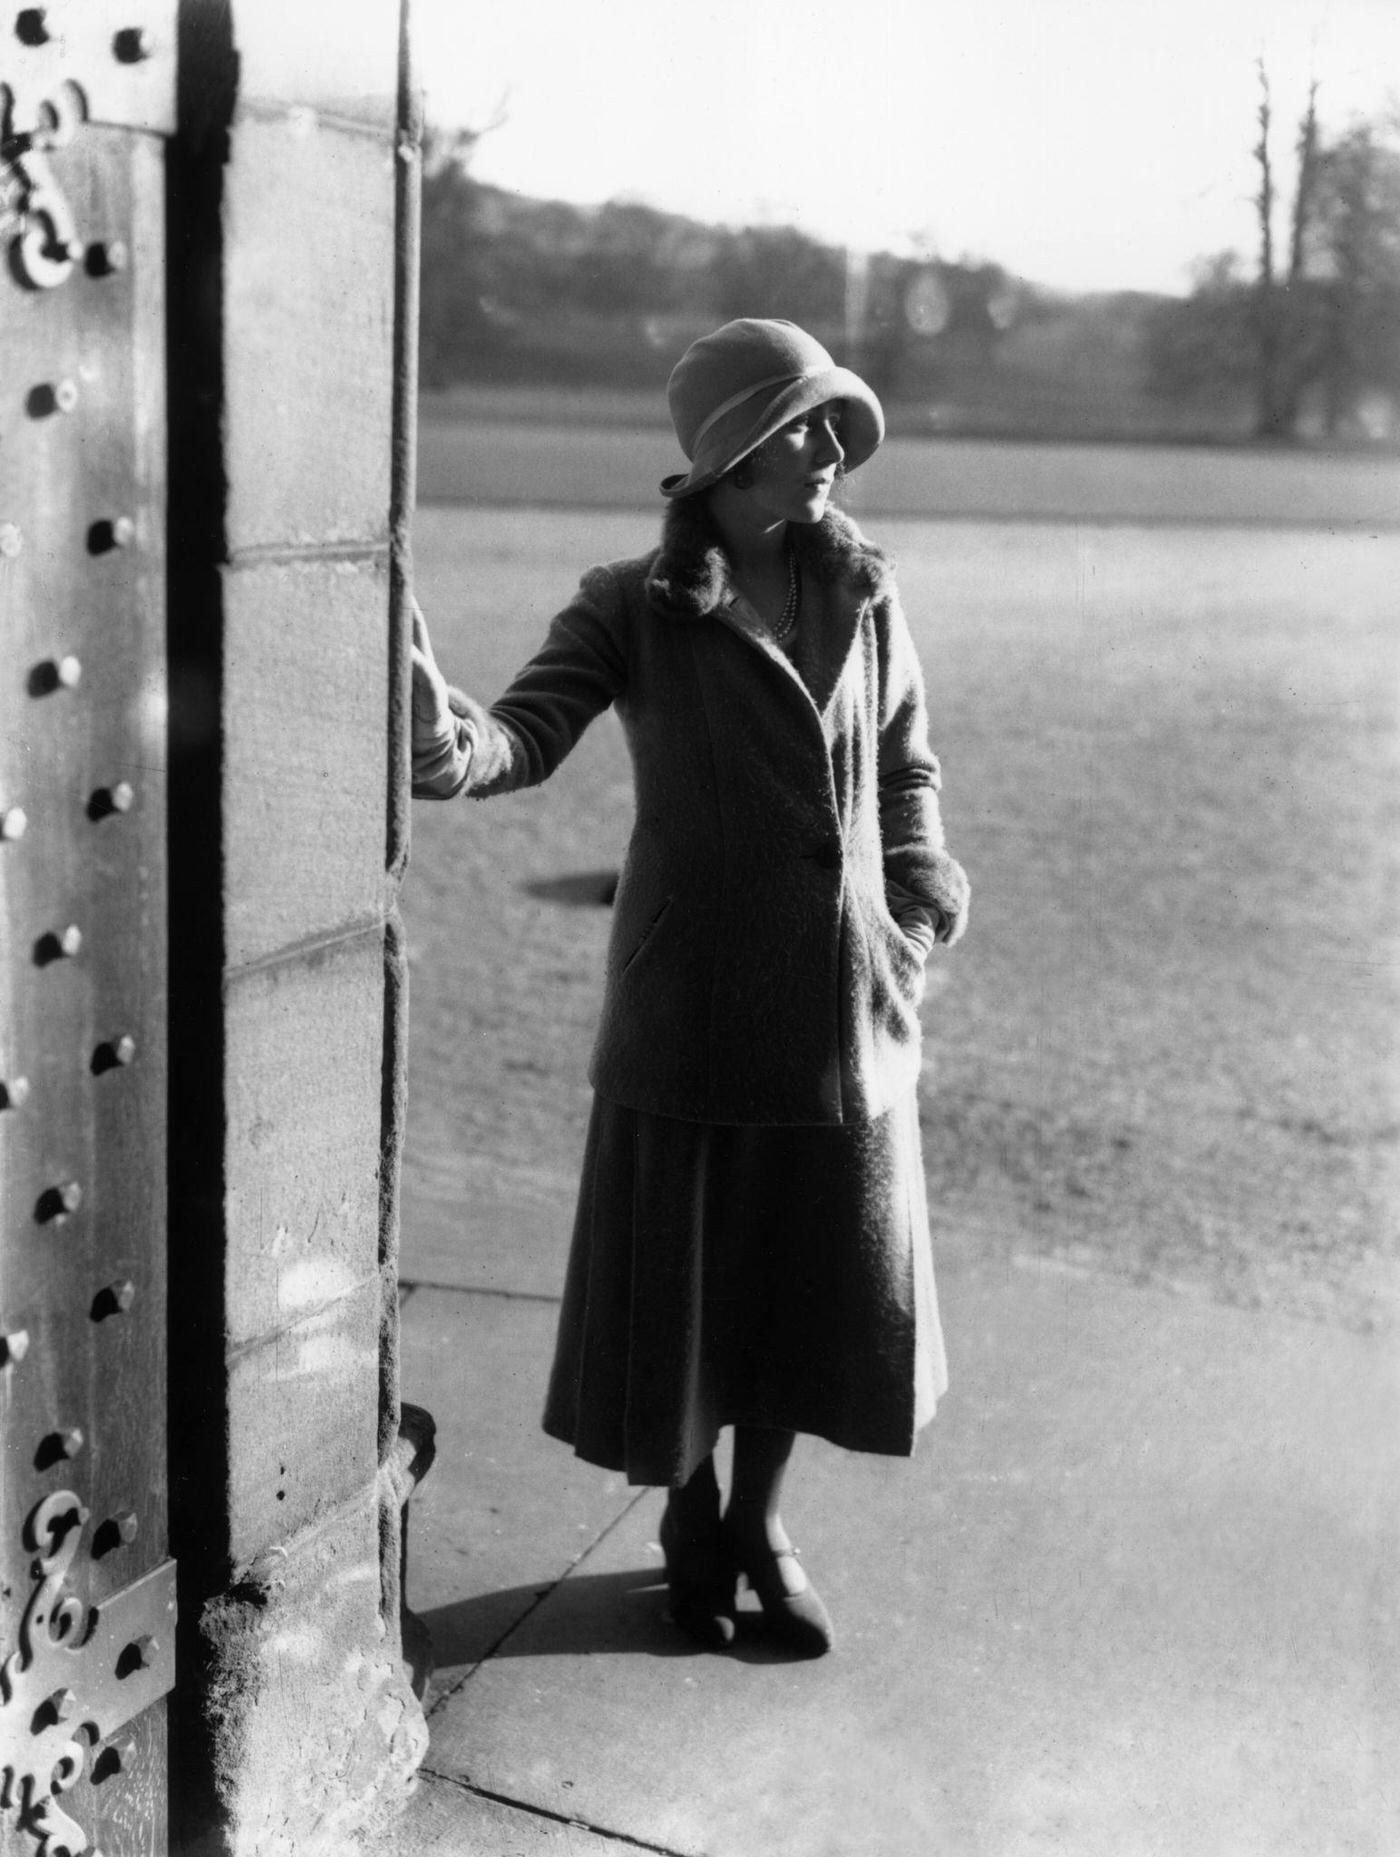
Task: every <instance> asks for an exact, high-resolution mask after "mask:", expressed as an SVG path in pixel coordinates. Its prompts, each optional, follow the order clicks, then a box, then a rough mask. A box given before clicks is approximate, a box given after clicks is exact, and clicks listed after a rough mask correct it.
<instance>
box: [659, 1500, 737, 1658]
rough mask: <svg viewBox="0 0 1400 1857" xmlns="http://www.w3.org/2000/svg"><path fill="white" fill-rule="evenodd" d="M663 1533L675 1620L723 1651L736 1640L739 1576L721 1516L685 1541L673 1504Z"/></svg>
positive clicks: (707, 1644) (692, 1635) (709, 1646)
mask: <svg viewBox="0 0 1400 1857" xmlns="http://www.w3.org/2000/svg"><path fill="white" fill-rule="evenodd" d="M659 1535H660V1541H661V1552H662V1553H663V1554H664V1555H665V1556H666V1589H667V1592H668V1593H669V1594H670V1602H671V1603H670V1613H671V1622H672V1624H673V1625H675V1626H676V1627H677V1629H678V1630H680V1631H683V1632H684V1633H685V1635H686V1636H687V1637H688V1638H693V1639H694V1640H695V1642H696V1643H697V1644H703V1645H704V1646H705V1647H706V1648H707V1649H709V1650H716V1651H718V1650H723V1649H724V1647H725V1646H726V1645H729V1644H732V1643H733V1642H734V1587H735V1584H736V1579H737V1576H736V1574H735V1571H734V1564H733V1562H732V1561H731V1559H730V1557H729V1552H728V1549H727V1547H726V1545H725V1542H724V1539H723V1537H722V1536H721V1534H720V1532H719V1523H718V1521H716V1523H715V1526H714V1528H713V1529H712V1530H707V1531H706V1533H705V1534H704V1535H700V1536H696V1537H692V1538H691V1539H689V1540H683V1539H682V1537H681V1531H680V1528H679V1526H678V1524H677V1522H676V1519H675V1516H674V1515H673V1514H672V1513H671V1506H670V1504H669V1503H668V1504H667V1505H666V1511H665V1513H664V1514H663V1516H662V1517H661V1528H660V1531H659Z"/></svg>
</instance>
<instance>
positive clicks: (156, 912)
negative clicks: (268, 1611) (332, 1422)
mask: <svg viewBox="0 0 1400 1857" xmlns="http://www.w3.org/2000/svg"><path fill="white" fill-rule="evenodd" d="M174 75H175V11H174V5H173V4H172V3H170V0H134V3H133V4H132V5H131V6H130V7H126V8H121V9H114V8H113V6H112V5H111V4H109V3H108V0H49V4H46V5H43V6H30V7H16V6H14V5H12V6H10V7H8V8H5V9H3V10H0V108H3V137H4V147H3V160H0V256H2V257H3V268H0V391H2V392H3V403H2V404H0V1421H2V1422H3V1441H4V1480H3V1495H0V1804H3V1808H4V1809H3V1812H0V1827H3V1829H0V1850H4V1851H6V1852H25V1853H31V1852H35V1851H39V1852H42V1853H44V1854H45V1857H58V1854H60V1853H67V1852H82V1851H89V1850H105V1851H106V1852H107V1853H108V1857H115V1854H116V1853H122V1854H123V1857H126V1853H138V1852H140V1853H146V1852H149V1853H151V1854H152V1857H156V1854H157V1853H163V1852H164V1851H165V1850H166V1847H167V1837H166V1831H165V1822H166V1809H165V1796H166V1777H165V1720H164V1710H165V1704H164V1702H163V1701H162V1698H163V1697H164V1696H165V1695H166V1693H167V1692H168V1691H169V1690H170V1689H171V1687H172V1685H173V1683H174V1623H175V1580H174V1573H175V1569H174V1564H173V1562H172V1561H170V1559H169V1558H168V1553H167V1545H168V1537H167V1503H166V1418H165V1324H166V1306H165V1304H166V1292H165V1281H166V1273H165V1243H166V1232H165V1197H166V1185H165V1183H166V1151H167V1133H166V1131H167V1105H166V1060H165V1052H166V1021H165V1011H166V1005H165V999H166V922H165V913H166V869H165V859H166V852H165V760H166V751H165V743H166V716H165V705H166V680H165V661H166V646H165V453H166V417H165V386H164V374H165V326H164V320H165V319H164V266H165V254H164V138H165V137H166V136H167V135H168V134H169V133H170V131H171V129H172V127H173V122H172V117H173V109H174Z"/></svg>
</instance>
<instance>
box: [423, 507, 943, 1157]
mask: <svg viewBox="0 0 1400 1857" xmlns="http://www.w3.org/2000/svg"><path fill="white" fill-rule="evenodd" d="M789 533H790V535H791V537H792V541H793V544H794V546H795V549H796V551H797V557H798V562H799V566H800V571H801V576H802V619H801V625H802V629H803V634H804V640H805V642H806V646H807V650H806V654H805V657H804V666H805V677H804V676H803V675H799V673H798V671H797V669H796V668H795V666H794V665H793V663H792V662H791V661H790V660H789V658H788V657H787V656H786V654H785V653H784V652H783V650H782V649H781V647H780V646H778V645H777V644H775V643H774V642H773V640H772V639H771V637H770V636H769V635H768V633H767V632H766V630H765V629H764V628H763V626H762V625H761V624H760V623H759V621H758V620H757V618H756V617H755V615H754V614H753V612H752V609H751V608H750V607H749V606H748V604H747V602H746V601H744V600H743V599H742V598H741V597H740V596H739V594H738V593H737V591H736V589H735V587H734V586H733V584H732V581H731V578H730V574H729V569H728V563H727V560H726V557H725V555H724V552H723V550H722V548H721V546H720V541H719V536H718V533H717V531H716V530H715V528H714V526H713V522H712V519H711V518H710V516H709V513H708V511H707V509H706V507H705V504H704V500H703V499H701V498H688V499H685V500H683V501H681V502H679V503H677V504H675V505H673V506H672V507H671V509H670V510H669V511H668V512H667V516H666V522H665V527H664V530H663V534H662V538H661V542H660V545H659V547H657V548H655V549H654V550H652V551H651V552H650V553H648V554H645V555H642V556H640V557H637V558H634V559H630V560H625V561H618V562H613V563H611V564H608V565H605V566H600V567H595V568H592V569H590V570H589V571H588V572H587V573H586V574H585V575H584V576H583V579H582V581H581V583H580V585H579V588H578V591H577V592H576V594H575V595H574V597H573V598H572V600H570V602H569V603H568V605H567V606H566V607H565V608H564V609H563V611H562V612H560V613H559V614H558V616H557V617H556V618H555V619H554V621H553V623H552V624H551V626H550V628H549V632H548V636H547V638H546V640H545V642H544V644H543V646H542V648H541V649H540V650H539V651H538V652H537V653H536V655H535V656H534V657H533V658H532V659H531V660H530V662H529V663H528V664H527V665H526V666H525V667H524V669H523V670H522V671H521V672H520V674H519V675H518V676H517V677H516V679H515V680H514V682H513V683H512V684H511V686H510V688H509V689H508V690H507V691H506V692H505V694H504V695H503V696H502V697H501V698H500V699H499V700H498V701H497V702H495V703H493V704H492V705H491V706H490V708H489V709H488V708H484V707H483V706H482V705H480V704H479V703H477V702H475V701H474V700H473V699H471V698H469V697H467V696H464V695H463V694H462V693H461V692H460V691H455V690H454V691H453V692H452V707H453V710H454V712H455V713H456V715H457V716H458V717H459V718H460V721H459V724H458V730H459V742H458V747H459V751H460V756H461V759H462V760H464V761H465V762H466V768H465V773H464V775H463V776H462V777H461V778H460V779H459V780H458V781H457V782H456V783H455V785H454V786H453V788H452V789H451V790H453V791H465V792H466V793H467V794H469V795H470V796H472V797H476V798H487V797H489V796H490V795H493V794H497V793H502V792H506V791H509V790H511V789H513V788H517V787H523V786H529V785H533V784H535V783H537V782H539V781H543V780H545V779H547V778H548V777H549V775H550V774H552V773H553V772H554V770H555V768H556V767H558V765H559V764H560V762H561V761H562V760H563V759H564V757H565V756H566V755H567V754H568V753H569V751H570V749H571V748H572V747H573V746H574V744H575V743H576V742H577V741H578V739H579V737H580V735H581V734H582V733H583V731H584V729H585V728H587V726H588V724H589V723H590V722H591V721H592V720H593V719H594V717H595V716H597V715H598V714H599V713H600V712H601V711H603V710H604V709H606V708H607V707H608V706H609V705H611V706H613V707H614V708H615V709H616V711H617V713H618V716H619V718H620V719H621V723H622V727H623V731H624V734H625V737H626V741H627V746H628V749H629V752H630V754H631V759H632V767H633V775H634V783H635V792H636V817H635V824H634V827H633V831H632V837H631V842H630V845H629V847H628V851H627V856H626V860H625V864H624V867H623V870H622V873H621V876H620V880H619V884H618V890H617V897H616V902H615V906H614V913H613V926H612V937H611V942H610V946H609V952H608V960H607V975H606V985H605V990H604V999H603V1007H602V1014H601V1021H600V1025H599V1029H598V1036H597V1042H596V1045H595V1048H594V1052H593V1058H592V1063H591V1067H590V1079H591V1081H592V1084H593V1086H594V1088H595V1090H596V1091H597V1092H598V1093H599V1095H601V1096H603V1097H606V1098H608V1099H609V1100H611V1101H612V1102H614V1103H618V1104H621V1105H624V1106H627V1107H630V1108H632V1109H635V1110H640V1111H644V1112H646V1113H648V1114H652V1115H659V1116H666V1117H670V1118H673V1119H676V1120H681V1121H690V1122H698V1123H709V1124H732V1125H765V1124H767V1125H781V1124H787V1125H839V1124H844V1123H850V1122H863V1121H866V1120H868V1119H869V1118H871V1117H873V1116H877V1115H880V1114H882V1113H884V1112H885V1111H886V1110H888V1109H889V1108H890V1107H891V1106H892V1105H894V1104H896V1103H898V1102H899V1101H900V1100H901V1099H903V1098H905V1097H907V1096H908V1094H909V1093H910V1091H911V1090H912V1089H913V1087H914V1084H915V1082H916V1081H917V1078H918V1073H919V1069H920V1032H921V1028H920V1021H919V1006H920V1001H921V998H922V994H923V986H924V974H923V958H922V951H921V950H920V949H919V947H918V946H916V945H915V943H914V942H912V941H911V940H910V939H908V938H907V937H906V936H905V934H904V933H903V932H902V931H901V929H900V927H899V925H898V923H897V922H896V921H895V919H894V916H893V915H892V913H891V909H890V895H889V890H888V889H887V886H894V889H895V891H896V892H897V893H898V894H899V895H901V896H902V897H906V898H907V897H910V896H912V897H913V898H916V899H918V901H920V902H922V903H925V904H927V905H928V907H929V908H930V909H931V910H932V911H934V912H937V913H938V914H939V915H941V916H942V917H943V918H944V919H945V920H947V921H950V922H954V923H956V925H957V928H958V930H959V931H960V929H961V925H962V922H963V920H964V919H965V915H966V906H967V882H966V879H965V877H964V875H963V873H962V870H961V868H960V867H959V866H958V865H957V864H956V863H955V862H954V861H953V859H952V858H951V857H950V856H949V855H948V853H947V850H946V848H945V844H944V835H943V827H942V822H941V819H940V814H939V804H938V791H939V766H938V761H937V759H936V757H935V756H934V754H933V753H932V751H931V749H930V747H929V743H928V718H927V711H926V703H925V692H924V682H923V677H922V674H921V671H920V667H919V662H918V659H917V657H916V655H915V652H914V648H913V644H912V641H911V639H910V636H909V631H908V627H907V624H906V622H905V618H904V614H903V612H902V610H901V608H900V603H899V597H898V593H897V590H896V587H895V581H894V576H893V573H892V571H891V568H890V564H889V563H888V561H887V560H886V558H885V556H884V555H883V554H882V553H881V552H880V550H879V549H877V548H876V547H874V546H873V545H872V544H871V543H870V542H868V541H867V540H866V539H865V537H864V536H863V535H862V534H861V532H860V530H859V529H858V528H857V527H856V525H855V524H854V523H853V522H852V521H851V520H850V519H849V518H848V517H846V516H845V515H844V514H842V513H841V512H839V511H836V510H832V509H829V510H828V511H827V513H826V514H825V515H824V517H823V518H822V520H821V521H820V522H819V523H816V524H811V525H797V524H794V525H792V526H791V528H790V531H789ZM468 757H469V759H468ZM439 791H441V789H439Z"/></svg>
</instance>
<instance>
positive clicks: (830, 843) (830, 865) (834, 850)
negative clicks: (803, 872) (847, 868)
mask: <svg viewBox="0 0 1400 1857" xmlns="http://www.w3.org/2000/svg"><path fill="white" fill-rule="evenodd" d="M808 856H809V857H810V858H811V860H812V862H813V863H814V864H815V865H816V867H817V869H818V870H840V868H841V840H840V839H839V838H837V837H835V836H832V837H830V838H824V839H823V840H822V842H821V843H820V844H819V845H818V846H817V848H816V850H815V851H811V852H809V853H808Z"/></svg>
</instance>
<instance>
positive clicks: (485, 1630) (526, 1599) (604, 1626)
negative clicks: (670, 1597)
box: [421, 1567, 790, 1674]
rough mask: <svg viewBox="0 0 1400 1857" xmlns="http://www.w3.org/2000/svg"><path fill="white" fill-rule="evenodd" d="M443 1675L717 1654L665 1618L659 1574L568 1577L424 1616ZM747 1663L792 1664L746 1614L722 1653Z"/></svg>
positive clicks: (440, 1608) (657, 1571) (467, 1601)
mask: <svg viewBox="0 0 1400 1857" xmlns="http://www.w3.org/2000/svg"><path fill="white" fill-rule="evenodd" d="M421 1617H422V1620H423V1623H424V1624H425V1625H426V1626H427V1628H428V1631H429V1632H430V1634H431V1636H432V1641H433V1656H434V1662H435V1664H436V1667H437V1670H438V1672H439V1674H441V1673H442V1672H444V1671H446V1670H451V1669H459V1668H461V1667H462V1666H463V1665H470V1664H479V1663H484V1662H485V1661H486V1660H487V1659H488V1658H497V1657H605V1656H622V1655H630V1656H639V1655H640V1656H643V1657H702V1656H707V1655H714V1653H713V1652H707V1651H706V1650H705V1649H704V1647H703V1646H701V1645H698V1644H695V1643H693V1642H692V1640H691V1639H689V1638H687V1637H685V1636H684V1635H683V1634H682V1633H681V1632H679V1631H677V1629H676V1627H675V1626H674V1625H673V1624H672V1623H671V1621H670V1619H669V1618H668V1617H667V1616H666V1586H665V1581H664V1579H663V1578H662V1575H661V1570H660V1569H659V1568H655V1567H646V1568H630V1569H628V1570H627V1571H625V1572H622V1573H576V1574H566V1575H565V1576H564V1578H563V1579H561V1580H558V1581H556V1582H555V1583H554V1584H553V1585H549V1584H547V1583H536V1584H534V1585H531V1586H507V1587H502V1588H500V1589H499V1590H498V1591H496V1592H493V1593H478V1594H476V1595H475V1596H474V1597H473V1598H470V1599H457V1600H454V1601H453V1602H452V1603H451V1604H450V1605H445V1606H438V1607H436V1608H435V1609H434V1610H433V1611H431V1612H424V1613H423V1614H421ZM722 1654H723V1655H725V1656H728V1657H737V1658H738V1659H739V1660H740V1661H741V1662H744V1663H765V1664H766V1663H787V1662H789V1661H790V1653H788V1652H787V1651H785V1650H784V1649H783V1647H782V1645H780V1644H777V1643H774V1642H773V1641H772V1640H771V1639H769V1638H767V1637H765V1636H764V1635H763V1632H762V1630H761V1622H760V1619H759V1616H758V1614H757V1613H756V1612H752V1611H741V1612H740V1613H739V1615H738V1635H737V1636H736V1638H735V1641H734V1643H733V1645H732V1646H730V1648H729V1649H728V1650H727V1651H726V1652H724V1653H722Z"/></svg>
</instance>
